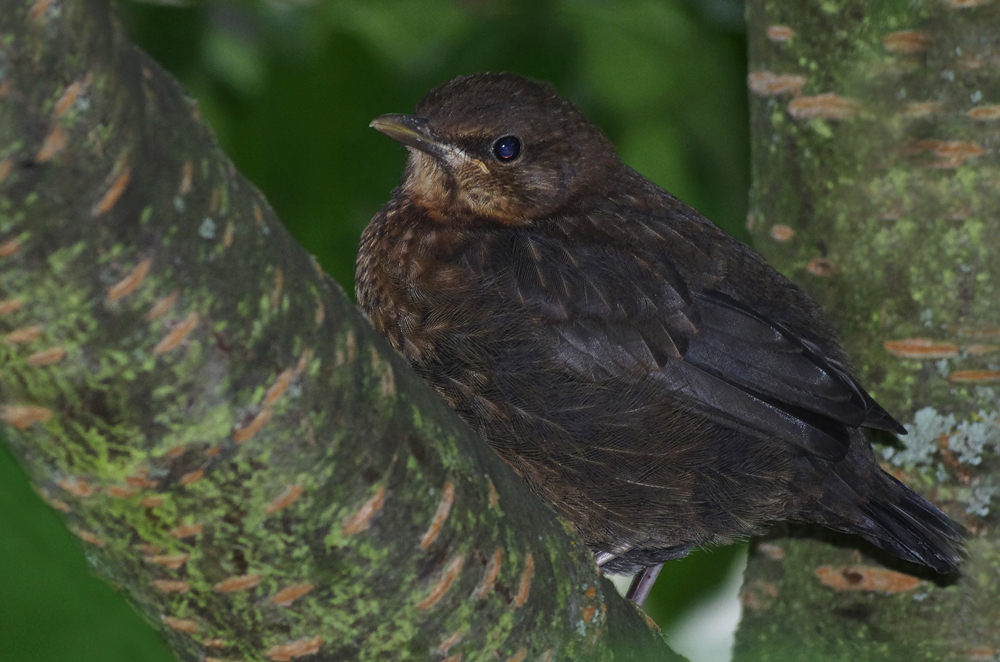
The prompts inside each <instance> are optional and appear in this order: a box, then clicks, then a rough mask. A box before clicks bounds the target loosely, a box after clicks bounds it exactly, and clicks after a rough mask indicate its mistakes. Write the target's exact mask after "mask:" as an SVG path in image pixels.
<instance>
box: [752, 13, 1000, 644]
mask: <svg viewBox="0 0 1000 662" xmlns="http://www.w3.org/2000/svg"><path fill="white" fill-rule="evenodd" d="M748 16H749V40H750V75H749V86H750V91H751V98H752V103H751V113H752V135H753V181H754V185H753V191H752V194H751V212H750V215H749V217H748V223H749V225H750V229H751V231H752V233H753V234H754V236H755V239H756V245H757V247H758V248H759V249H760V250H761V251H762V252H764V254H765V255H766V256H767V257H768V259H769V260H770V261H771V262H772V263H773V264H775V265H776V266H778V267H779V268H780V269H781V270H782V271H783V272H784V273H786V274H787V275H789V276H790V277H792V278H793V279H794V280H796V282H798V283H799V284H800V285H802V286H803V287H805V288H806V289H808V290H809V291H810V292H811V293H812V294H813V295H814V296H816V297H817V298H818V299H819V300H820V301H821V302H822V303H823V305H824V307H825V309H826V310H827V311H828V312H829V314H830V315H831V316H832V318H833V320H834V322H835V324H836V325H837V326H838V328H839V329H840V331H841V332H842V334H843V338H844V341H845V346H846V347H847V349H848V352H849V354H850V355H851V356H852V357H853V358H854V359H855V361H856V365H857V368H858V369H859V371H860V373H861V376H862V382H863V383H864V384H865V385H866V387H867V388H869V389H870V390H871V392H872V393H873V395H875V397H876V398H877V399H878V400H879V401H880V402H881V403H882V404H883V405H885V406H886V407H887V409H888V410H889V411H890V412H891V413H893V414H894V415H895V416H896V417H897V418H899V419H900V420H901V421H903V422H905V423H906V424H907V428H908V430H909V434H908V435H907V436H906V437H904V438H902V439H901V442H900V445H898V446H895V447H894V446H891V445H890V446H887V447H885V449H884V451H883V455H884V460H885V466H886V467H887V468H888V469H890V470H891V471H892V472H893V473H894V474H895V475H896V476H897V477H899V478H900V479H901V480H903V481H904V482H906V483H907V484H909V485H910V486H911V487H913V488H915V489H917V490H919V491H921V492H922V493H923V494H924V495H926V496H928V497H929V498H930V499H931V500H932V501H934V502H935V503H937V504H938V505H939V506H941V507H942V508H943V509H944V510H946V511H947V512H948V513H949V514H950V515H951V516H952V517H953V518H955V519H956V520H958V521H960V522H962V523H963V524H964V525H965V526H966V527H967V528H968V529H969V545H968V553H969V554H968V561H967V563H966V564H965V565H964V567H963V568H962V573H961V576H960V577H952V578H935V577H933V576H931V575H926V574H920V573H919V571H918V570H917V569H914V568H912V567H911V568H904V567H902V566H900V565H899V564H894V563H893V561H892V560H891V559H886V558H884V557H875V556H869V555H867V554H865V555H862V554H861V553H859V552H858V551H855V549H853V547H854V546H856V543H855V542H853V541H844V542H846V545H847V546H844V547H842V548H839V549H838V548H837V547H834V546H831V545H828V544H823V543H820V542H817V541H815V540H804V539H798V538H795V537H791V538H781V537H776V538H775V539H773V540H769V541H766V542H764V543H762V544H760V545H758V547H757V553H756V554H755V555H753V556H752V558H751V561H750V566H749V569H748V573H747V577H746V580H745V584H744V588H743V603H744V618H743V622H742V624H741V628H740V631H739V634H738V637H737V645H736V659H738V660H755V661H758V660H782V661H787V660H810V661H814V660H904V659H905V660H925V659H926V660H950V659H961V660H979V659H994V656H995V655H996V652H997V650H1000V626H998V624H1000V596H998V594H997V589H998V582H997V574H996V568H997V567H998V566H1000V563H998V558H997V550H998V543H997V538H996V535H995V533H994V530H995V523H996V513H995V512H994V510H995V504H994V503H993V501H994V497H995V496H996V494H997V493H998V488H1000V476H998V460H997V448H998V444H1000V427H998V425H997V423H998V403H1000V386H998V382H1000V305H998V303H1000V259H998V256H1000V187H998V182H1000V167H998V166H1000V153H998V149H1000V4H997V3H995V2H994V3H990V2H980V1H978V0H969V1H962V0H927V1H918V2H906V3H897V2H889V3H872V2H862V1H855V0H845V1H843V2H824V3H796V2H774V1H770V0H761V1H758V0H753V1H752V2H751V3H750V6H749V14H748ZM883 441H885V440H883ZM881 562H884V563H885V564H886V565H887V566H888V568H887V567H886V566H883V565H882V564H881ZM889 568H892V569H891V570H890V569H889ZM909 573H916V574H917V576H913V575H911V574H909Z"/></svg>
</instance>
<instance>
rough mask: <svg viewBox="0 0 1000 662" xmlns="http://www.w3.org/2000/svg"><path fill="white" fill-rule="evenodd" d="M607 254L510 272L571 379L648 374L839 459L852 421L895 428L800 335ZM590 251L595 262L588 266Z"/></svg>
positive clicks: (658, 384)
mask: <svg viewBox="0 0 1000 662" xmlns="http://www.w3.org/2000/svg"><path fill="white" fill-rule="evenodd" d="M611 250H612V249H609V248H602V249H598V250H597V252H596V253H594V254H593V255H592V256H589V255H588V253H587V252H586V251H583V250H578V251H577V252H576V254H575V258H574V259H575V260H576V261H577V264H576V265H572V266H570V265H568V264H567V263H566V262H565V261H563V262H561V263H555V262H547V264H548V265H549V266H550V268H548V269H545V268H544V267H541V266H540V267H539V269H538V276H534V275H533V274H532V273H531V270H530V269H527V268H522V269H521V270H520V271H519V277H518V281H519V288H520V291H521V297H522V301H527V302H530V301H531V300H534V301H535V302H542V303H540V305H536V306H533V308H534V309H535V311H536V314H538V315H539V318H541V321H543V324H542V325H541V326H540V328H541V329H542V331H541V333H543V334H546V335H548V336H549V337H548V338H545V339H543V342H549V343H551V345H552V346H554V347H555V348H556V349H555V352H556V359H557V361H558V362H559V363H560V364H561V365H562V366H564V367H565V369H566V370H567V371H568V372H570V373H572V374H573V375H574V376H575V377H576V378H583V379H587V380H591V381H596V382H602V381H609V380H611V379H612V378H614V379H615V380H616V381H619V382H620V379H621V378H622V377H626V378H628V379H632V380H635V381H637V382H638V381H645V380H649V381H650V382H651V383H652V384H654V385H655V388H657V389H662V391H663V393H664V397H666V398H669V399H670V400H671V401H673V402H674V403H676V404H677V405H679V406H683V407H686V408H690V409H692V410H694V411H697V412H699V413H701V414H702V415H704V416H706V417H707V418H708V419H709V420H712V421H714V422H717V423H720V424H723V425H726V426H730V427H735V428H738V429H742V430H745V431H750V432H753V433H755V434H757V435H766V436H768V437H772V438H779V439H782V440H784V441H786V442H788V443H790V444H793V445H795V446H798V447H800V448H802V449H803V450H805V451H807V452H809V453H812V454H815V455H817V456H819V457H823V458H827V459H834V460H835V459H840V458H842V457H843V456H844V454H845V453H846V451H847V447H848V444H849V439H850V430H849V428H852V427H858V426H863V425H864V426H870V427H880V428H884V429H892V430H898V423H896V422H895V421H894V420H893V419H892V418H891V417H890V416H889V415H888V414H887V413H885V411H884V410H882V408H881V407H879V406H878V405H877V404H876V403H875V402H874V400H872V398H871V397H870V396H869V395H868V394H867V393H866V392H865V391H864V389H862V388H861V386H860V385H858V384H857V382H856V381H855V380H854V378H853V377H851V375H850V374H849V373H848V372H847V371H846V370H845V369H844V368H843V367H842V366H840V364H839V362H838V361H836V360H835V359H833V358H830V357H828V356H827V355H826V353H825V352H824V351H823V350H822V349H821V348H819V347H817V346H816V345H815V344H814V343H813V342H810V341H808V340H806V339H804V338H803V337H802V334H797V333H795V331H793V330H791V329H789V328H787V327H786V326H783V325H782V324H780V323H779V322H777V321H775V320H773V319H769V318H768V317H767V316H765V315H763V314H761V313H760V312H758V311H756V310H754V309H751V308H750V307H749V306H747V305H745V304H743V303H741V302H739V301H737V300H736V299H734V298H732V297H731V296H728V295H726V294H724V293H722V292H721V291H719V290H718V289H700V290H698V291H692V290H690V289H689V288H688V287H687V284H686V283H685V282H684V279H683V278H681V277H680V275H679V273H678V272H677V271H676V270H673V269H672V268H671V267H670V266H669V264H664V263H660V264H655V265H650V264H648V263H643V261H642V259H641V258H638V257H636V256H634V255H631V254H626V253H624V252H620V253H618V254H617V255H611V254H607V255H601V254H600V253H601V251H611ZM532 251H533V255H534V256H535V257H536V258H537V257H538V256H539V255H541V254H543V253H544V252H545V250H544V248H542V247H540V246H537V245H536V246H534V247H532ZM550 257H551V258H553V259H555V257H556V256H555V255H551V256H550ZM590 257H594V258H597V259H596V260H594V261H593V263H592V264H591V263H587V262H588V260H589V258H590ZM534 262H535V263H536V264H539V262H538V261H537V260H535V261H534ZM554 264H557V265H558V266H552V265H554ZM601 264H604V265H608V264H614V265H615V266H614V271H612V270H610V269H609V268H608V267H607V266H604V267H602V266H601ZM542 281H545V282H542ZM557 303H558V304H559V305H556V304H557ZM552 341H554V342H552Z"/></svg>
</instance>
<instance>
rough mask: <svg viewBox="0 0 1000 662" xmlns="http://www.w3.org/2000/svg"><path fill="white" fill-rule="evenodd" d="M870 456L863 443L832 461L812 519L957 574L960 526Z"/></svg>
mask: <svg viewBox="0 0 1000 662" xmlns="http://www.w3.org/2000/svg"><path fill="white" fill-rule="evenodd" d="M864 455H868V456H870V457H871V459H870V460H869V459H867V458H864V457H863V456H864ZM873 455H874V454H873V453H872V450H871V447H870V446H869V445H868V443H852V444H851V450H850V451H849V453H848V456H847V457H846V458H845V459H844V460H842V461H841V462H837V463H834V464H835V465H836V466H835V467H834V468H833V471H829V469H830V467H829V465H828V466H827V467H825V468H826V469H827V471H828V472H829V473H827V474H826V479H825V480H824V483H823V494H822V496H821V497H820V499H819V502H818V504H817V505H816V506H815V507H814V508H815V510H814V513H815V515H817V516H818V517H817V518H816V519H818V520H819V521H822V522H824V524H825V525H826V526H828V527H830V528H832V529H836V530H840V531H843V532H845V533H851V534H854V535H858V536H861V537H862V538H864V539H865V540H867V541H869V542H870V543H872V544H873V545H875V546H876V547H878V548H879V549H882V550H884V551H886V552H888V553H889V554H892V555H893V556H897V557H899V558H901V559H904V560H906V561H911V562H914V563H919V564H921V565H925V566H927V567H929V568H931V569H933V570H935V571H936V572H939V573H942V574H947V573H951V572H955V571H956V570H958V567H959V565H960V564H961V562H962V549H963V543H964V538H965V530H964V529H963V527H962V526H961V525H960V524H958V523H956V522H955V521H953V520H952V519H951V518H950V517H948V516H947V515H945V514H944V513H943V512H941V511H940V510H938V508H937V507H936V506H934V505H933V504H932V503H930V502H929V501H927V500H926V499H924V498H923V497H922V496H920V495H919V494H917V493H916V492H914V491H913V490H911V489H910V488H908V487H906V486H905V485H903V484H902V483H901V482H899V481H898V480H896V479H895V478H893V477H892V476H890V475H889V474H887V473H886V472H884V471H882V469H881V468H880V467H879V466H878V464H877V463H876V462H875V461H874V457H873ZM862 460H863V461H862ZM859 479H860V480H859ZM811 519H812V518H811Z"/></svg>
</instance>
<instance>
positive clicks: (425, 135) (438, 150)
mask: <svg viewBox="0 0 1000 662" xmlns="http://www.w3.org/2000/svg"><path fill="white" fill-rule="evenodd" d="M369 126H370V127H372V128H373V129H376V130H378V131H381V132H382V133H384V134H385V135H387V136H389V137H390V138H392V139H393V140H395V141H396V142H398V143H402V144H403V145H406V146H407V147H412V148H413V149H419V150H420V151H421V152H426V153H428V154H430V155H431V156H436V157H442V156H444V154H445V152H447V151H450V150H451V147H450V146H449V145H448V144H447V143H445V142H444V141H442V140H441V139H440V138H438V137H437V136H436V135H434V132H433V131H431V130H430V127H428V126H427V119H426V118H424V117H417V116H416V115H397V114H395V113H390V114H389V115H382V116H381V117H376V118H375V119H373V120H372V123H371V124H369Z"/></svg>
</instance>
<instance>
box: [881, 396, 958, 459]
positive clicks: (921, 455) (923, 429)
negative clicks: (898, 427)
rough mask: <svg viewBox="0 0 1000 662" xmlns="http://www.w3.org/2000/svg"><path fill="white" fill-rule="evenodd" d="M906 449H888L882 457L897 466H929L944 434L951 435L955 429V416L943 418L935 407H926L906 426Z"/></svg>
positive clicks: (950, 415)
mask: <svg viewBox="0 0 1000 662" xmlns="http://www.w3.org/2000/svg"><path fill="white" fill-rule="evenodd" d="M905 427H906V432H907V436H906V437H905V438H904V443H905V444H906V448H903V449H898V448H886V449H884V450H883V451H882V456H883V457H885V458H886V459H887V460H891V461H892V463H893V464H895V465H896V466H908V467H912V466H917V465H921V464H927V463H928V462H930V460H931V457H932V456H933V455H934V452H935V451H936V450H937V448H938V440H939V439H940V438H941V435H942V434H945V435H947V434H949V433H950V432H951V431H952V430H953V429H954V427H955V415H954V414H948V415H947V416H942V415H941V414H939V413H938V412H937V410H936V409H934V408H933V407H924V408H923V409H921V410H919V411H918V412H917V413H916V414H914V415H913V423H910V424H908V425H906V426H905Z"/></svg>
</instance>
